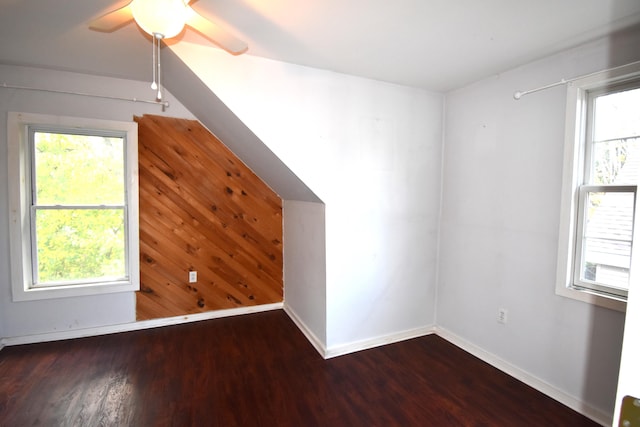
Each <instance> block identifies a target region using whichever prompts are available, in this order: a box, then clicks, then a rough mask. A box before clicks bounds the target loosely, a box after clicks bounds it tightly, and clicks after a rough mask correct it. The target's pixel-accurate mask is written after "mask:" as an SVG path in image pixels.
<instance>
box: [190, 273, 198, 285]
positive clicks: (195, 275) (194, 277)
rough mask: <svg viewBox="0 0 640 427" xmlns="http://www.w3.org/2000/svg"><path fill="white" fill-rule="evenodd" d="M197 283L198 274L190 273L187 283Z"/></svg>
mask: <svg viewBox="0 0 640 427" xmlns="http://www.w3.org/2000/svg"><path fill="white" fill-rule="evenodd" d="M197 281H198V272H197V271H190V272H189V283H196V282H197Z"/></svg>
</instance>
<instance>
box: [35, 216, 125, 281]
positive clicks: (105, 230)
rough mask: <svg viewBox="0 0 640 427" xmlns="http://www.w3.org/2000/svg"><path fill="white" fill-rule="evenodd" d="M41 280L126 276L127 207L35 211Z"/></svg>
mask: <svg viewBox="0 0 640 427" xmlns="http://www.w3.org/2000/svg"><path fill="white" fill-rule="evenodd" d="M36 238H37V242H38V265H37V270H38V271H37V273H38V282H39V283H46V282H59V281H72V280H83V279H90V278H105V279H106V278H111V279H113V278H124V277H125V276H126V272H125V268H126V264H125V227H124V209H39V210H37V211H36Z"/></svg>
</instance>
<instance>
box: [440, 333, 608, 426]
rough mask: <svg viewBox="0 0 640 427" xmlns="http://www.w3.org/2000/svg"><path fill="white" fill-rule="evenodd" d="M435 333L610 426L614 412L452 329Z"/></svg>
mask: <svg viewBox="0 0 640 427" xmlns="http://www.w3.org/2000/svg"><path fill="white" fill-rule="evenodd" d="M435 334H436V335H438V336H439V337H441V338H443V339H445V340H447V341H449V342H450V343H451V344H453V345H455V346H457V347H460V348H461V349H463V350H464V351H466V352H467V353H471V354H472V355H474V356H475V357H477V358H478V359H480V360H482V361H484V362H486V363H488V364H489V365H491V366H493V367H494V368H496V369H499V370H501V371H502V372H504V373H506V374H508V375H510V376H512V377H514V378H516V379H518V380H520V381H522V382H523V383H525V384H527V385H528V386H530V387H533V388H534V389H536V390H538V391H539V392H541V393H543V394H546V395H547V396H549V397H550V398H552V399H554V400H557V401H558V402H560V403H562V404H563V405H565V406H568V407H569V408H571V409H573V410H574V411H576V412H579V413H580V414H582V415H584V416H585V417H588V418H590V419H591V420H593V421H595V422H597V423H599V424H601V425H603V426H610V425H611V423H612V421H613V414H606V413H604V412H602V411H600V410H598V409H596V408H594V407H592V406H589V405H587V404H586V403H584V402H583V401H581V400H579V399H576V398H575V397H573V396H571V395H569V394H567V393H565V392H564V391H562V390H559V389H557V388H555V387H554V386H552V385H551V384H549V383H547V382H545V381H543V380H541V379H539V378H537V377H535V376H533V375H531V374H529V373H528V372H526V371H523V370H522V369H520V368H518V367H516V366H514V365H512V364H510V363H509V362H506V361H504V360H502V359H500V358H499V357H497V356H495V355H494V354H492V353H489V352H488V351H486V350H483V349H482V348H480V347H478V346H476V345H475V344H471V343H470V342H468V341H466V340H465V339H463V338H460V337H459V336H457V335H456V334H454V333H453V332H451V331H448V330H447V329H445V328H442V327H439V326H437V327H436V328H435Z"/></svg>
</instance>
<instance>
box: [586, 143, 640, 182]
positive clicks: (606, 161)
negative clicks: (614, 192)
mask: <svg viewBox="0 0 640 427" xmlns="http://www.w3.org/2000/svg"><path fill="white" fill-rule="evenodd" d="M639 178H640V138H627V139H615V140H611V141H605V142H597V143H594V144H593V159H592V173H591V182H590V184H595V185H606V184H618V185H637V184H638V183H639V182H640V179H639Z"/></svg>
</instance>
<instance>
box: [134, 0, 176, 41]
mask: <svg viewBox="0 0 640 427" xmlns="http://www.w3.org/2000/svg"><path fill="white" fill-rule="evenodd" d="M131 14H132V15H133V19H135V21H136V23H137V24H138V25H139V26H140V28H142V29H143V30H144V31H145V32H147V33H149V34H150V35H152V36H154V37H156V36H157V35H161V36H162V38H171V37H175V36H177V35H178V34H180V32H181V31H182V29H183V28H184V25H185V22H186V20H187V4H186V3H185V1H184V0H133V1H132V2H131Z"/></svg>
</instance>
